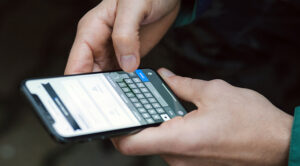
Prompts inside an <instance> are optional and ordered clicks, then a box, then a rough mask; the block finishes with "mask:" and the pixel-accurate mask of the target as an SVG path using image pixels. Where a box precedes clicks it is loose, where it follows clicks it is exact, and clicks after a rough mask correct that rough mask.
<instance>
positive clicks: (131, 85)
mask: <svg viewBox="0 0 300 166" xmlns="http://www.w3.org/2000/svg"><path fill="white" fill-rule="evenodd" d="M128 86H129V87H130V88H131V89H133V88H136V85H135V84H128Z"/></svg>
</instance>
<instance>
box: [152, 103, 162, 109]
mask: <svg viewBox="0 0 300 166" xmlns="http://www.w3.org/2000/svg"><path fill="white" fill-rule="evenodd" d="M152 106H153V107H154V108H159V107H160V105H159V104H158V103H152Z"/></svg>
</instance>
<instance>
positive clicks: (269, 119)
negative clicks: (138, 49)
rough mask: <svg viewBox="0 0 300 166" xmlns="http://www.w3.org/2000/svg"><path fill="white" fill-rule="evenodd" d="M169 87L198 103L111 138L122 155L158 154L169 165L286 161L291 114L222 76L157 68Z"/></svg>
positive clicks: (267, 164)
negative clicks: (187, 74)
mask: <svg viewBox="0 0 300 166" xmlns="http://www.w3.org/2000/svg"><path fill="white" fill-rule="evenodd" d="M159 72H160V74H161V75H162V77H163V78H164V80H165V81H166V82H167V84H168V85H169V86H170V87H171V89H172V90H173V91H174V92H175V93H176V94H177V95H178V96H179V97H180V98H182V99H184V100H187V101H190V102H193V103H194V104H195V105H196V106H197V107H198V108H197V110H194V111H192V112H190V113H188V114H187V115H185V116H184V117H176V118H174V119H171V120H169V121H167V122H164V123H162V124H161V125H160V126H159V127H151V128H147V129H144V130H142V131H141V132H139V133H137V134H134V135H129V136H122V137H118V138H113V139H112V140H113V143H114V145H115V147H116V148H117V149H118V150H119V151H121V152H122V153H123V154H126V155H152V154H158V155H161V156H162V157H163V158H164V159H165V160H166V161H167V162H168V163H169V164H170V165H173V166H183V165H189V166H193V165H195V166H198V165H222V166H224V165H233V166H235V165H239V166H240V165H249V166H250V165H251V166H253V165H263V166H271V165H272V166H273V165H274V166H275V165H276V166H278V165H286V163H287V156H288V149H289V139H290V133H291V126H292V121H293V119H292V117H291V116H290V115H288V114H286V113H284V112H283V111H281V110H280V109H278V108H276V107H275V106H274V105H272V103H270V102H269V101H268V100H267V99H266V98H265V97H263V96H262V95H260V94H258V93H257V92H254V91H252V90H249V89H243V88H238V87H234V86H231V85H230V84H228V83H226V82H224V81H222V80H212V81H203V80H196V79H191V78H185V77H180V76H176V75H174V74H173V73H171V72H170V71H168V70H166V69H161V70H159Z"/></svg>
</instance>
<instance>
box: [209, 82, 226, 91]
mask: <svg viewBox="0 0 300 166" xmlns="http://www.w3.org/2000/svg"><path fill="white" fill-rule="evenodd" d="M226 86H228V83H227V82H225V81H224V80H221V79H214V80H211V81H209V82H208V83H207V88H209V89H210V90H220V89H223V88H224V87H226Z"/></svg>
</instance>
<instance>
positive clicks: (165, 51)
mask: <svg viewBox="0 0 300 166" xmlns="http://www.w3.org/2000/svg"><path fill="white" fill-rule="evenodd" d="M98 3H99V1H97V0H85V1H82V0H43V1H39V0H14V1H10V0H1V1H0V76H1V78H0V85H1V86H0V165H1V166H15V165H22V166H27V165H28V166H39V165H43V166H44V165H45V166H47V165H48V166H62V165H63V166H69V165H70V166H71V165H72V166H77V165H78V166H79V165H165V163H164V162H163V161H162V160H161V159H160V158H159V157H155V156H154V157H153V156H151V157H126V156H122V155H120V154H119V153H118V152H117V151H115V150H114V149H113V148H112V146H111V144H110V142H109V141H93V142H90V143H81V144H67V145H60V144H57V143H55V142H54V141H53V140H52V139H51V138H50V137H49V135H48V134H47V133H46V131H45V130H44V129H43V128H42V126H41V124H40V123H39V121H38V120H37V118H36V117H35V116H34V114H33V110H32V108H31V107H30V105H28V104H27V103H26V100H25V99H24V97H22V96H21V94H20V91H19V85H20V82H21V80H23V79H25V78H29V77H37V76H49V75H61V74H63V70H64V67H65V63H66V60H67V57H68V53H69V50H70V48H71V45H72V42H73V40H74V36H75V32H76V26H77V22H78V20H79V19H80V18H81V17H82V16H83V15H84V13H86V12H87V11H88V10H90V9H91V8H93V7H94V6H95V5H97V4H98ZM299 30H300V2H299V0H243V1H237V0H214V1H213V4H212V7H211V9H210V10H208V11H207V12H206V13H205V14H204V15H203V16H202V18H200V19H199V20H198V21H197V22H195V23H194V24H193V25H189V26H185V27H182V28H175V29H172V30H170V32H169V33H168V34H167V35H166V37H165V38H164V39H163V40H162V41H161V43H160V44H159V45H158V46H157V47H156V48H155V49H153V50H152V52H151V53H150V54H149V55H148V56H146V57H145V58H144V59H143V63H142V67H151V68H154V69H157V68H159V67H162V66H164V67H167V68H170V69H172V70H173V71H174V72H175V73H177V74H180V75H184V76H190V77H194V78H201V79H206V80H210V79H215V78H220V79H224V80H226V81H228V82H230V83H231V84H233V85H235V86H240V87H245V88H250V89H254V90H256V91H258V92H259V93H261V94H263V95H264V96H266V97H267V98H268V99H269V100H270V101H271V102H272V103H274V104H275V105H276V106H277V107H279V108H281V109H282V110H284V111H285V112H288V113H290V114H292V113H293V109H294V107H295V106H297V105H300V65H299V64H300V61H299V60H300V56H299V54H300V51H299V48H300V39H299V37H300V32H299ZM188 106H189V105H188Z"/></svg>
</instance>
